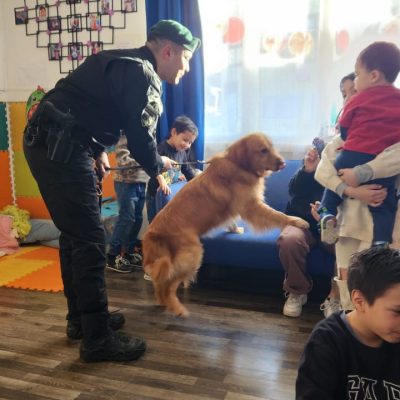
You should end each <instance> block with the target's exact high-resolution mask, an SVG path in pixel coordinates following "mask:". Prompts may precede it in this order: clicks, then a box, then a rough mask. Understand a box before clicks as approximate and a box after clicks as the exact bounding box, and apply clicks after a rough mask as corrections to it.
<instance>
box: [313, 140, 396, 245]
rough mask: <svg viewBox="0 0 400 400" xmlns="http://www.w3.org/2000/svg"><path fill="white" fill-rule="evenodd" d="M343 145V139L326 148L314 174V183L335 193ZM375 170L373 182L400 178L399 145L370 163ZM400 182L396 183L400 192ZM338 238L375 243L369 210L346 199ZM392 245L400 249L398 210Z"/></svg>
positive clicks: (329, 144) (354, 201)
mask: <svg viewBox="0 0 400 400" xmlns="http://www.w3.org/2000/svg"><path fill="white" fill-rule="evenodd" d="M342 144H343V140H342V139H341V138H340V135H337V136H335V137H334V138H333V139H332V140H331V141H330V142H329V143H328V144H327V145H326V147H325V149H324V150H323V152H322V155H321V161H320V163H319V164H318V167H317V170H316V171H315V179H316V180H317V181H318V182H319V183H320V184H321V185H323V186H325V187H326V188H328V189H330V190H332V191H334V192H336V188H337V187H338V186H339V185H340V184H341V183H343V182H342V180H341V179H340V177H339V176H338V175H337V170H336V168H335V166H334V164H333V163H334V161H335V159H336V156H337V152H338V150H337V149H338V148H339V147H340V146H341V145H342ZM367 164H368V165H369V166H370V167H371V168H372V170H373V179H378V178H386V177H389V176H393V175H399V174H400V143H397V144H394V145H392V146H390V147H388V148H387V149H385V150H384V151H383V152H382V153H380V154H378V155H377V156H376V158H375V159H374V160H372V161H370V162H368V163H367ZM399 181H400V179H399V177H398V179H397V189H398V190H399V188H400V185H399V183H400V182H399ZM337 220H338V227H339V236H341V237H350V238H354V239H358V240H362V241H365V242H371V241H372V229H373V221H372V216H371V213H370V212H369V209H368V206H367V205H365V204H363V203H361V202H360V201H359V200H356V199H351V198H345V199H344V200H343V202H342V204H341V205H340V206H339V210H338V215H337ZM393 244H396V247H400V212H399V208H398V209H397V215H396V222H395V226H394V231H393Z"/></svg>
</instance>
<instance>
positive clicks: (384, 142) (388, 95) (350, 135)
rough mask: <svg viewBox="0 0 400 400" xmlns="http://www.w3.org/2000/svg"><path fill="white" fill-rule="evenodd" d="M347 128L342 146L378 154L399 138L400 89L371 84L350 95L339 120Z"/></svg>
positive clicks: (346, 148)
mask: <svg viewBox="0 0 400 400" xmlns="http://www.w3.org/2000/svg"><path fill="white" fill-rule="evenodd" d="M339 123H340V126H341V127H343V128H345V129H347V138H346V141H345V143H344V144H343V147H342V148H343V149H345V150H351V151H358V152H361V153H367V154H375V155H376V154H379V153H381V152H382V151H383V150H384V149H386V148H387V147H389V146H391V145H392V144H395V143H397V142H400V90H399V89H397V88H395V87H394V86H391V85H385V86H374V87H371V88H369V89H366V90H364V91H362V92H360V93H358V94H356V95H354V96H353V97H352V98H351V99H350V100H349V102H348V103H347V104H346V106H345V108H344V110H343V113H342V115H341V117H340V120H339Z"/></svg>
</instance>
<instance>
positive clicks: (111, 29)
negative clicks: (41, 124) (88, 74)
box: [14, 0, 137, 74]
mask: <svg viewBox="0 0 400 400" xmlns="http://www.w3.org/2000/svg"><path fill="white" fill-rule="evenodd" d="M133 12H137V0H52V1H49V0H24V1H23V4H21V6H19V7H16V8H14V18H15V24H16V25H20V26H21V28H22V27H25V33H26V35H27V36H36V47H37V48H46V49H47V57H48V59H49V60H50V61H52V62H58V64H59V67H60V73H62V74H68V73H70V72H71V71H73V70H74V69H75V68H77V67H78V66H79V64H80V63H82V61H83V60H84V59H85V58H86V57H88V56H89V55H91V54H96V53H98V52H99V51H101V50H103V49H105V48H106V47H107V45H112V44H113V43H114V33H115V31H116V30H118V29H125V28H126V15H127V14H128V13H133Z"/></svg>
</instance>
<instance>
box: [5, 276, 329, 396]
mask: <svg viewBox="0 0 400 400" xmlns="http://www.w3.org/2000/svg"><path fill="white" fill-rule="evenodd" d="M107 278H108V293H109V302H110V306H111V307H114V308H115V307H117V308H120V309H121V310H122V311H123V312H124V314H125V316H126V318H127V323H126V325H125V327H124V331H125V332H127V333H130V334H135V335H140V336H143V337H145V338H146V340H147V343H148V351H147V352H146V354H145V355H144V357H143V358H141V359H140V360H138V361H136V362H131V363H98V364H85V363H82V362H81V361H79V357H78V347H79V342H74V341H69V340H68V339H67V338H66V336H65V326H66V321H65V300H64V297H63V294H62V293H59V294H53V293H42V292H32V291H23V290H18V289H10V288H0V329H1V331H0V399H21V400H30V399H68V400H72V399H79V400H86V399H93V400H102V399H104V400H112V399H121V400H125V399H126V400H127V399H130V400H132V399H134V400H141V399H168V400H169V399H177V400H205V399H221V400H222V399H224V400H259V399H271V400H285V399H294V382H295V378H296V371H297V363H298V359H299V356H300V354H301V351H302V348H303V345H304V343H305V341H306V339H307V336H308V335H309V333H310V331H311V329H312V327H313V326H314V324H315V323H316V322H317V321H318V320H319V319H321V317H322V315H321V312H320V311H319V309H318V305H317V304H307V305H306V306H305V308H304V312H303V316H302V317H301V318H298V319H290V318H286V317H284V316H282V315H281V309H282V305H283V301H284V298H283V297H282V298H279V297H267V296H262V295H249V294H244V293H240V292H228V291H223V290H215V289H213V290H210V289H207V288H203V287H193V288H190V289H188V290H185V291H184V290H183V289H182V292H181V293H180V294H181V297H182V298H184V302H185V303H186V305H188V307H189V309H190V311H191V316H190V317H189V318H188V319H186V320H182V319H178V318H175V317H172V316H170V315H167V314H165V312H164V311H163V310H162V309H161V308H160V307H157V306H155V305H154V300H153V290H152V285H151V283H150V282H147V281H145V280H143V274H142V273H141V272H140V271H135V272H134V273H132V274H127V275H122V274H118V273H115V272H107Z"/></svg>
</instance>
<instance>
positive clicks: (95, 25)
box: [86, 13, 101, 31]
mask: <svg viewBox="0 0 400 400" xmlns="http://www.w3.org/2000/svg"><path fill="white" fill-rule="evenodd" d="M86 29H87V30H88V31H100V30H101V14H99V13H87V14H86Z"/></svg>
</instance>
